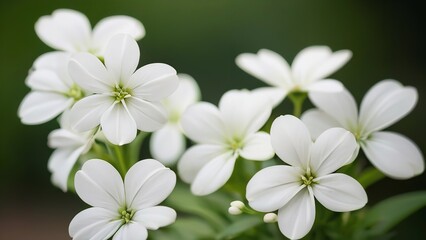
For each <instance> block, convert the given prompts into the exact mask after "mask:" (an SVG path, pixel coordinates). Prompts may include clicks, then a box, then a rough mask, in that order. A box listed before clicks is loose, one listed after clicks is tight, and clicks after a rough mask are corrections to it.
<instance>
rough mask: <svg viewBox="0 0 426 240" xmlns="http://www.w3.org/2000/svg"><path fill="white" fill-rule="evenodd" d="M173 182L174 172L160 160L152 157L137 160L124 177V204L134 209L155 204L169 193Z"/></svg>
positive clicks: (173, 185) (174, 181)
mask: <svg viewBox="0 0 426 240" xmlns="http://www.w3.org/2000/svg"><path fill="white" fill-rule="evenodd" d="M175 184H176V175H175V173H174V172H173V171H172V170H170V169H168V168H166V167H164V165H163V164H161V163H160V162H158V161H156V160H153V159H146V160H142V161H139V162H137V163H136V164H135V165H133V166H132V167H131V168H130V169H129V171H128V172H127V174H126V177H125V179H124V185H125V188H126V204H127V206H128V208H131V209H135V210H139V209H144V208H147V207H152V206H155V205H157V204H159V203H161V202H162V201H164V199H166V197H167V196H169V195H170V193H171V192H172V191H173V188H174V187H175Z"/></svg>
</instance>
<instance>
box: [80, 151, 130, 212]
mask: <svg viewBox="0 0 426 240" xmlns="http://www.w3.org/2000/svg"><path fill="white" fill-rule="evenodd" d="M74 185H75V190H76V192H77V194H78V196H79V197H80V198H81V200H83V201H84V202H86V203H87V204H89V205H91V206H94V207H102V208H106V209H109V210H111V211H117V210H118V209H119V208H120V207H122V206H123V204H124V186H123V181H122V179H121V176H120V174H119V173H118V172H117V170H115V168H114V167H113V166H112V165H111V164H109V163H108V162H106V161H104V160H99V159H92V160H89V161H87V162H85V163H84V164H83V167H82V168H81V170H79V171H78V172H77V173H76V174H75V179H74Z"/></svg>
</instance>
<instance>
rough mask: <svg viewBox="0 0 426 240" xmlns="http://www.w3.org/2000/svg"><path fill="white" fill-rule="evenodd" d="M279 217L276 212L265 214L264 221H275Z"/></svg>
mask: <svg viewBox="0 0 426 240" xmlns="http://www.w3.org/2000/svg"><path fill="white" fill-rule="evenodd" d="M277 219H278V216H277V214H275V213H267V214H265V216H263V221H264V222H265V223H274V222H276V221H277Z"/></svg>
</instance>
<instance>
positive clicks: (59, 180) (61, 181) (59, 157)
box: [48, 146, 85, 192]
mask: <svg viewBox="0 0 426 240" xmlns="http://www.w3.org/2000/svg"><path fill="white" fill-rule="evenodd" d="M84 148H85V146H82V147H79V148H60V149H57V150H55V151H54V152H53V153H52V155H51V156H50V158H49V161H48V168H49V170H50V171H51V172H52V177H51V181H52V183H53V184H54V185H55V186H57V187H59V188H60V189H61V190H62V191H64V192H66V191H67V188H68V178H69V175H70V172H71V170H72V168H73V167H74V165H75V163H76V162H77V160H78V158H79V157H80V155H81V154H82V152H83V150H84Z"/></svg>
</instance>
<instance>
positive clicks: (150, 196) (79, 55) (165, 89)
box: [18, 9, 424, 240]
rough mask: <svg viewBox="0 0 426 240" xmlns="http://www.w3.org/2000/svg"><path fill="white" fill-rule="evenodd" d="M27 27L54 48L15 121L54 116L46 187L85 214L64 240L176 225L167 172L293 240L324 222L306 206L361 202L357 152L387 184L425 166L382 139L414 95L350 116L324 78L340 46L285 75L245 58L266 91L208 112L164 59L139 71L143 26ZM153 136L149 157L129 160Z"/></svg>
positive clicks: (64, 18) (400, 92) (398, 92)
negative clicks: (289, 110)
mask: <svg viewBox="0 0 426 240" xmlns="http://www.w3.org/2000/svg"><path fill="white" fill-rule="evenodd" d="M35 29H36V33H37V35H38V36H39V38H40V39H41V40H42V41H43V42H44V43H46V44H47V45H48V46H50V47H52V48H54V49H56V50H57V51H54V52H50V53H46V54H43V55H42V56H40V57H39V58H37V59H36V61H35V62H34V65H33V67H32V69H31V71H30V73H29V76H28V77H27V80H26V84H27V85H28V87H30V88H31V92H30V93H28V94H27V96H25V98H24V99H23V101H22V103H21V105H20V107H19V109H18V115H19V117H20V119H21V121H22V123H24V124H41V123H45V122H47V121H50V120H52V119H54V118H56V117H58V119H59V124H60V128H59V129H56V130H53V131H52V132H51V133H50V134H49V137H48V145H49V146H50V147H51V148H54V149H55V150H54V151H53V153H52V155H51V157H50V159H49V163H48V169H49V171H50V172H51V173H52V183H53V184H54V185H55V186H57V187H59V188H60V189H62V190H63V191H68V190H70V191H75V192H76V194H77V195H78V196H79V197H80V198H81V199H82V200H83V201H84V202H86V203H87V204H89V205H91V206H92V207H91V208H88V209H86V210H84V211H82V212H80V213H79V214H77V215H76V216H75V217H74V219H73V220H72V221H71V223H70V226H69V234H70V236H71V237H72V238H73V239H110V238H112V239H114V240H115V239H146V238H147V237H148V231H147V230H157V229H158V228H160V227H164V226H167V225H170V224H172V223H173V222H175V221H176V219H178V221H179V217H178V218H177V213H176V211H175V210H173V209H172V208H169V207H165V206H157V205H158V204H160V203H161V202H163V201H164V200H165V199H166V198H167V197H168V196H169V195H170V194H172V196H171V197H170V201H171V202H173V198H174V197H173V193H172V192H173V189H174V188H175V186H176V188H178V187H179V188H186V187H187V186H186V185H184V184H177V185H176V175H175V173H174V171H173V170H176V171H177V172H178V175H179V177H180V180H182V181H183V182H184V183H187V184H190V187H189V189H190V192H192V194H193V195H195V196H194V197H196V196H205V195H210V194H212V193H214V192H217V191H220V192H223V193H224V195H226V196H231V197H232V198H235V197H238V198H240V199H239V200H238V201H233V202H232V203H231V205H230V207H229V209H228V212H229V213H230V214H231V215H255V216H259V215H260V216H263V218H262V219H263V221H264V222H265V223H274V222H278V226H279V230H280V232H281V233H282V234H283V235H284V236H286V237H288V238H290V239H300V238H303V237H305V236H306V235H307V234H308V233H309V232H310V231H311V229H312V228H313V226H314V223H315V219H316V218H317V215H318V214H319V215H321V213H317V210H316V209H317V208H316V205H317V204H316V201H318V202H319V203H320V205H322V206H324V207H325V208H326V209H328V210H331V211H332V212H349V211H355V210H358V209H361V208H363V207H364V206H365V205H366V204H367V199H368V198H367V193H366V191H365V189H364V188H365V187H366V184H362V183H363V182H362V181H361V180H362V178H361V177H360V176H361V175H360V174H359V173H358V172H362V171H364V169H363V164H358V162H359V160H357V158H359V156H358V154H359V152H360V151H359V150H360V149H362V150H363V152H364V153H365V155H366V157H367V158H368V159H369V160H370V161H371V163H372V165H373V166H374V167H375V168H377V169H378V170H379V171H381V172H382V173H383V174H384V175H386V176H389V177H391V178H396V179H407V178H411V177H414V176H416V175H419V174H421V173H422V172H423V171H424V160H423V156H422V153H421V151H420V150H419V148H418V147H417V146H416V145H415V144H414V143H413V142H412V141H411V140H409V139H408V138H406V137H404V136H402V135H400V134H397V133H393V132H387V131H383V129H385V128H386V127H388V126H390V125H391V124H393V123H395V122H396V121H398V120H399V119H401V118H402V117H404V116H405V115H407V114H408V113H409V112H410V111H411V110H413V108H414V106H415V105H416V102H417V98H418V97H417V91H416V89H415V88H413V87H404V86H403V85H402V84H401V83H399V82H397V81H395V80H384V81H381V82H379V83H377V84H376V85H375V86H373V87H372V89H371V90H370V91H369V92H368V93H367V94H366V96H365V98H364V100H363V101H362V103H361V107H360V110H359V113H358V109H357V107H356V103H355V101H354V98H353V97H352V95H351V94H350V93H349V91H348V90H347V89H346V88H345V87H344V85H343V84H342V83H341V82H339V81H337V80H334V79H326V78H327V77H328V76H330V75H331V74H333V73H334V72H336V71H337V70H338V69H340V68H341V67H342V66H343V65H345V64H346V63H347V62H348V61H349V59H350V58H351V56H352V53H351V51H349V50H340V51H337V52H333V51H331V49H330V48H328V47H326V46H312V47H307V48H305V49H303V50H302V51H301V52H300V53H299V54H297V56H296V57H295V59H294V61H293V63H292V65H291V67H290V65H289V64H288V63H287V61H286V60H285V59H284V58H283V57H281V56H280V55H278V54H277V53H275V52H273V51H270V50H266V49H262V50H259V52H258V53H257V54H251V53H243V54H241V55H239V56H237V57H236V64H237V65H238V66H239V67H240V68H241V69H242V70H244V71H245V72H247V73H249V74H251V75H253V76H254V77H256V78H259V79H260V80H262V81H264V82H265V83H267V84H269V85H272V87H262V88H258V89H254V90H247V89H241V90H230V91H228V92H226V93H225V94H224V95H223V96H222V97H221V99H220V101H219V104H218V106H215V105H214V104H212V103H208V102H200V98H201V97H200V96H201V94H200V89H199V87H198V85H197V83H196V81H195V80H194V79H193V78H192V77H191V76H189V75H186V74H177V72H176V70H175V69H174V68H173V67H171V66H169V65H167V64H164V63H151V64H148V65H145V66H142V67H140V68H138V65H139V58H140V50H139V46H138V44H137V42H136V40H139V39H141V38H142V37H143V36H144V35H145V29H144V27H143V25H142V23H140V22H139V21H138V20H136V19H134V18H132V17H128V16H113V17H108V18H105V19H103V20H101V21H100V22H99V23H98V24H97V25H96V26H95V27H94V28H93V31H92V30H91V27H90V23H89V20H88V19H87V18H86V17H85V16H84V15H83V14H81V13H79V12H76V11H74V10H66V9H61V10H56V11H54V12H53V13H52V15H49V16H43V17H41V18H40V19H39V20H38V21H37V23H36V25H35ZM286 96H288V98H289V99H290V100H291V101H292V102H293V104H294V112H293V115H289V114H285V113H281V112H277V113H278V115H281V116H279V117H278V118H276V119H274V118H273V117H271V116H272V115H273V114H272V112H273V111H276V110H274V108H275V107H276V106H278V105H280V104H281V102H282V101H284V99H285V97H286ZM307 97H308V98H309V100H310V101H311V102H312V103H313V104H314V105H315V107H316V108H315V109H310V110H308V111H305V112H303V102H304V101H305V99H306V98H307ZM302 112H303V114H302ZM299 117H300V119H299ZM271 124H272V125H271ZM149 133H152V134H151V136H150V142H149V149H150V153H151V155H152V157H153V158H155V159H156V160H154V159H146V160H140V161H139V159H140V149H141V145H142V141H143V140H144V138H145V137H146V136H147V135H149ZM185 137H187V138H188V139H189V140H190V142H191V144H190V146H189V147H188V148H187V141H186V138H185ZM163 164H164V165H167V166H169V167H170V168H171V169H169V168H167V167H165V166H164V165H163ZM351 168H356V169H357V171H351ZM380 174H381V173H380V172H376V177H375V179H376V180H378V179H380V178H381V175H380ZM360 179H361V180H360ZM187 197H190V196H187ZM166 201H167V200H166ZM243 201H246V203H248V206H246V204H245V203H244V202H243ZM227 208H228V206H223V211H227V210H226V209H227ZM183 209H187V208H185V207H183ZM177 210H178V212H179V210H180V209H179V206H177ZM222 215H223V214H222ZM238 219H240V218H236V220H235V221H238ZM354 221H355V220H354ZM333 226H337V225H333ZM334 230H336V229H334ZM232 231H233V232H235V231H236V230H232ZM232 231H231V230H229V231H228V232H232ZM225 232H226V231H225Z"/></svg>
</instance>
